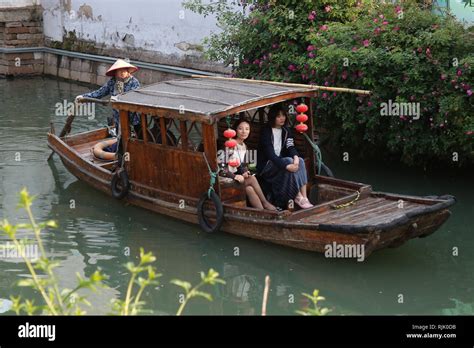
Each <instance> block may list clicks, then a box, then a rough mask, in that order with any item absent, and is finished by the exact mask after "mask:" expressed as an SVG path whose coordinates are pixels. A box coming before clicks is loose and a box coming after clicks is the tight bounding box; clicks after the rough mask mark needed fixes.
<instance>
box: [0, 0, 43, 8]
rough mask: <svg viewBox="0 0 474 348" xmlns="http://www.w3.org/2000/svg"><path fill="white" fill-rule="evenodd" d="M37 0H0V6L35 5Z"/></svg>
mask: <svg viewBox="0 0 474 348" xmlns="http://www.w3.org/2000/svg"><path fill="white" fill-rule="evenodd" d="M38 1H39V0H0V8H7V7H24V6H33V5H37V4H38Z"/></svg>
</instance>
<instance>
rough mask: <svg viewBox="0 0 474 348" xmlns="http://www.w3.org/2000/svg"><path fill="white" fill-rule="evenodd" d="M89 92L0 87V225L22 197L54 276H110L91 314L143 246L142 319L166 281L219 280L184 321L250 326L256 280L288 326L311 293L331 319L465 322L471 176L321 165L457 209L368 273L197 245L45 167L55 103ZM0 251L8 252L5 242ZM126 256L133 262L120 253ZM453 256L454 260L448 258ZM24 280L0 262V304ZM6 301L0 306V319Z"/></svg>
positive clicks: (241, 244) (284, 255)
mask: <svg viewBox="0 0 474 348" xmlns="http://www.w3.org/2000/svg"><path fill="white" fill-rule="evenodd" d="M89 88H90V86H89V87H88V86H85V85H79V84H76V83H71V82H67V81H61V80H55V79H50V78H29V79H16V80H0V101H1V104H0V105H1V106H0V218H1V219H3V218H8V219H9V220H10V221H11V222H26V218H25V214H24V212H23V211H21V210H18V209H16V203H17V193H18V192H19V191H20V190H21V188H22V187H24V186H26V187H27V188H28V190H29V191H30V193H31V194H34V195H37V199H36V201H35V203H34V205H33V212H34V215H35V216H36V218H37V219H38V220H39V221H44V220H49V219H54V220H56V221H57V222H58V224H59V228H58V229H57V230H48V231H46V232H45V235H44V240H45V244H46V249H47V251H48V253H49V255H50V256H52V257H54V258H55V259H57V260H60V261H61V266H60V267H59V268H58V270H57V273H58V274H59V277H60V279H61V285H62V286H64V287H69V288H71V287H73V286H74V284H75V279H76V273H79V274H81V275H90V274H92V272H94V270H96V269H97V268H100V269H102V271H103V272H104V273H106V274H107V275H109V277H110V279H109V280H108V281H107V284H108V285H109V287H110V288H109V289H107V290H105V291H101V292H98V293H92V294H89V299H90V300H91V302H92V303H93V307H92V308H90V309H88V313H90V314H95V313H108V312H110V300H111V299H112V298H123V297H124V293H125V291H126V286H127V284H128V280H129V276H128V274H127V272H126V271H125V268H124V267H123V265H124V264H125V263H126V262H129V261H136V260H137V255H138V251H139V248H140V247H144V248H145V249H146V251H151V252H153V253H154V254H155V255H156V256H157V262H156V266H157V268H158V271H159V272H160V273H162V274H163V276H162V278H160V282H161V284H160V285H158V286H156V287H153V288H150V289H149V291H147V292H146V293H145V296H144V300H145V301H146V303H147V304H146V308H147V309H150V310H151V311H152V312H153V313H155V314H174V313H176V311H177V309H178V307H179V298H180V294H181V290H180V289H179V288H177V287H176V286H175V285H171V284H170V280H171V279H173V278H177V279H182V280H187V281H190V282H191V283H193V284H196V283H197V282H198V281H199V272H200V271H206V270H208V269H209V268H214V269H215V270H217V271H218V272H219V273H220V275H221V277H222V278H224V279H225V281H226V285H224V286H220V287H218V288H211V289H209V292H210V293H212V295H213V301H212V302H207V301H206V300H204V299H199V300H195V301H192V302H191V303H190V304H189V306H188V307H187V308H186V310H185V314H206V315H208V314H212V315H222V314H224V315H254V314H259V313H260V311H261V302H262V294H263V289H264V279H265V276H266V275H269V276H270V277H271V291H270V295H269V303H268V313H269V314H276V315H294V314H295V311H296V310H298V309H300V308H302V307H304V306H306V305H307V304H308V303H307V301H306V300H305V299H304V297H303V296H302V295H301V294H302V293H303V292H312V290H313V289H319V290H320V293H321V294H322V295H323V296H325V297H326V301H324V302H322V305H323V306H325V307H328V308H329V309H331V311H332V312H331V314H345V315H347V314H356V315H359V314H471V315H472V314H474V279H473V269H474V257H473V255H474V253H473V252H474V227H473V225H474V224H473V216H474V199H473V197H474V185H473V176H472V173H467V172H465V173H464V174H455V173H454V172H453V171H451V170H449V168H446V169H445V170H443V171H437V172H434V173H425V172H423V171H420V170H417V169H409V168H404V167H402V166H398V165H397V164H396V163H359V162H342V161H340V160H338V159H334V158H333V159H331V158H327V159H326V162H327V163H328V164H329V165H330V166H331V167H332V169H333V170H334V172H335V174H336V176H338V177H340V178H344V179H351V180H354V181H359V182H366V183H370V184H372V185H373V187H374V189H375V190H378V191H388V192H399V193H403V194H416V195H433V194H435V195H441V194H452V195H455V196H456V197H457V199H458V203H457V204H456V205H455V206H454V207H453V208H452V213H453V214H452V216H451V218H450V219H449V220H448V222H447V223H446V224H445V225H444V226H442V227H441V228H440V229H439V230H438V231H437V232H436V233H435V234H433V235H431V236H429V237H428V238H424V239H416V240H411V241H409V242H408V243H406V244H404V245H402V246H401V247H399V248H395V249H386V250H382V251H378V252H375V253H374V254H372V255H371V256H370V257H369V258H368V259H367V260H366V261H365V262H356V261H354V260H348V259H327V258H325V257H324V256H323V255H321V254H313V253H309V252H304V251H299V250H293V249H289V248H284V247H279V246H275V245H271V244H267V243H263V242H259V241H254V240H250V239H244V238H239V237H234V236H230V235H226V234H217V235H211V236H209V235H205V234H204V233H202V232H201V231H200V229H199V228H198V227H196V226H193V225H190V224H187V223H182V222H179V221H175V220H173V219H171V218H167V217H163V216H160V215H156V214H153V213H151V212H148V211H146V210H142V209H139V208H135V207H132V206H126V205H124V204H123V203H122V202H119V201H116V200H113V199H112V198H109V197H108V196H106V195H105V194H103V193H100V192H98V191H95V190H94V189H92V188H90V187H88V186H87V185H86V184H84V183H82V182H80V181H78V180H77V179H76V178H75V177H74V176H72V175H71V174H70V173H69V172H68V171H67V170H66V169H65V168H64V167H63V165H62V163H61V161H60V160H59V159H58V157H57V156H55V157H54V160H53V161H51V162H50V163H48V162H47V161H46V159H47V157H48V155H49V153H50V151H49V149H48V147H47V145H46V133H47V132H48V129H49V127H50V122H54V125H55V128H56V132H57V133H58V132H59V131H60V130H61V128H62V125H63V124H64V120H65V117H64V116H60V115H56V111H57V105H56V104H57V103H62V104H63V103H64V101H66V102H69V101H73V100H74V97H75V96H76V95H78V94H82V93H84V92H86V91H88V90H89ZM109 112H110V111H109V110H108V109H107V108H105V107H101V106H98V107H97V110H96V115H95V116H96V117H95V118H94V119H89V118H87V117H79V118H77V119H76V121H75V122H74V125H73V131H74V132H80V131H85V130H89V129H93V128H96V127H99V126H102V125H104V124H105V123H106V117H107V115H109ZM0 243H1V244H5V243H7V238H6V237H5V236H1V237H0ZM128 250H130V255H128V253H127V251H128ZM453 254H454V255H453ZM25 277H28V272H27V271H26V268H25V265H24V264H23V263H22V262H20V261H19V260H16V259H11V258H3V259H0V299H9V298H10V296H12V295H15V296H16V295H19V294H21V295H22V296H24V297H26V298H33V299H36V301H37V302H39V301H40V297H39V296H38V294H35V293H32V291H30V290H29V289H25V288H19V287H18V286H16V282H17V281H18V280H20V279H24V278H25ZM8 308H9V302H8V301H3V302H2V303H0V313H2V312H3V313H4V314H11V312H9V311H8Z"/></svg>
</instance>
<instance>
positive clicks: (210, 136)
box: [202, 123, 219, 193]
mask: <svg viewBox="0 0 474 348" xmlns="http://www.w3.org/2000/svg"><path fill="white" fill-rule="evenodd" d="M216 128H217V123H214V124H206V123H202V140H203V142H204V153H205V154H206V157H207V160H208V161H209V165H210V166H211V170H212V171H213V172H215V171H216V170H217V169H218V168H217V167H218V164H217V140H216V132H217V130H216ZM203 161H204V158H203ZM214 189H215V190H216V192H217V193H219V185H216V186H215V187H214Z"/></svg>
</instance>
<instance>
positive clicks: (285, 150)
mask: <svg viewBox="0 0 474 348" xmlns="http://www.w3.org/2000/svg"><path fill="white" fill-rule="evenodd" d="M273 141H274V140H273V132H272V127H270V126H268V125H267V126H265V127H263V129H262V133H261V134H260V143H259V147H258V153H257V172H258V173H260V172H261V171H262V170H263V168H265V165H266V164H267V162H268V161H272V162H273V164H274V165H275V166H277V167H278V168H280V169H285V168H286V166H287V163H286V162H285V161H283V159H282V158H284V157H291V158H293V157H294V156H298V151H297V150H296V147H295V140H294V138H293V133H292V131H291V129H290V128H288V127H286V126H284V127H282V132H281V152H280V156H277V155H276V153H275V150H274V149H273Z"/></svg>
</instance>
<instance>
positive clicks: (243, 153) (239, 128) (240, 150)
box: [220, 118, 277, 210]
mask: <svg viewBox="0 0 474 348" xmlns="http://www.w3.org/2000/svg"><path fill="white" fill-rule="evenodd" d="M233 128H234V130H235V131H236V133H237V134H236V138H235V140H236V141H237V146H236V147H235V148H234V149H232V150H231V151H229V154H228V157H229V158H231V157H233V158H236V159H237V160H238V161H239V166H238V167H237V168H234V167H231V166H229V165H228V164H227V163H225V164H224V168H223V170H222V171H221V172H220V175H222V176H225V177H228V178H232V179H234V180H235V181H237V182H239V183H241V184H244V185H245V192H246V193H247V198H248V199H249V201H250V205H251V206H252V207H254V208H257V209H267V210H277V208H276V207H275V206H274V205H273V204H271V203H270V202H269V201H268V200H267V199H266V198H265V195H264V194H263V192H262V189H261V187H260V184H259V183H258V181H257V179H256V178H255V176H254V175H252V174H251V173H250V171H249V170H248V166H247V163H248V158H247V145H245V140H246V139H247V138H248V137H249V135H250V123H249V122H248V121H247V120H246V119H245V118H240V119H238V120H237V121H236V122H235V124H234V127H233ZM226 157H227V156H226ZM226 162H227V161H226Z"/></svg>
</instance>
